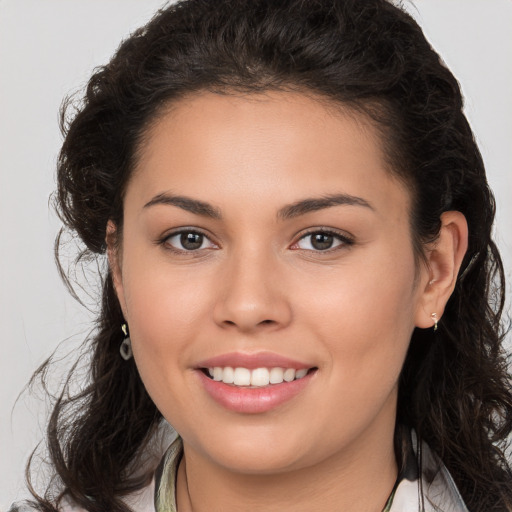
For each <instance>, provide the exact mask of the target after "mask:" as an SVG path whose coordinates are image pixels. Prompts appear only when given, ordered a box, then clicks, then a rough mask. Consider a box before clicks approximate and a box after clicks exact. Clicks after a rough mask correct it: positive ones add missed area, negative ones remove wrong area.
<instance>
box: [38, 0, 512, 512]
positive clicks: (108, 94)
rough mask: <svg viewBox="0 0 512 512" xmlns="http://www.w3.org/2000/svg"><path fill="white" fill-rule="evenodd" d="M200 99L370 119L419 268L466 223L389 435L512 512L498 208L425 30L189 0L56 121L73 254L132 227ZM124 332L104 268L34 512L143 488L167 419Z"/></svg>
mask: <svg viewBox="0 0 512 512" xmlns="http://www.w3.org/2000/svg"><path fill="white" fill-rule="evenodd" d="M205 90H207V91H213V92H217V93H222V94H230V93H232V92H233V91H235V92H262V91H269V90H282V91H305V92H310V93H314V94H316V95H319V96H321V97H324V98H326V99H328V100H330V101H332V102H334V103H336V102H338V103H340V104H342V105H344V106H345V107H348V108H352V109H354V110H356V111H358V112H360V113H363V114H364V115H367V116H369V118H370V119H371V120H372V122H373V123H374V125H375V126H376V127H377V129H378V130H379V132H380V134H381V136H382V138H383V140H384V142H385V149H386V154H387V157H388V160H389V163H390V167H391V172H393V173H395V174H396V175H397V176H398V177H399V178H400V179H402V180H403V181H404V182H405V183H407V185H408V187H409V189H410V190H411V194H412V197H413V206H412V226H413V238H414V244H415V251H416V254H417V255H418V257H421V255H422V253H423V251H424V247H425V243H426V242H429V241H432V240H434V239H435V238H436V236H437V235H438V232H439V229H440V225H441V223H440V217H441V214H442V213H443V212H445V211H448V210H457V211H459V212H462V213H463V214H464V215H465V217H466V219H467V222H468V226H469V248H468V251H467V254H466V256H465V258H464V261H463V264H462V268H461V272H460V274H459V276H458V280H457V284H456V288H455V291H454V292H453V295H452V296H451V298H450V300H449V302H448V304H447V307H446V311H445V313H444V315H443V319H442V322H441V323H440V325H439V330H438V331H437V332H436V333H435V334H434V333H433V330H420V329H416V330H415V331H414V333H413V336H412V339H411V343H410V349H409V352H408V355H407V358H406V361H405V365H404V368H403V371H402V374H401V380H400V386H399V398H398V417H397V424H401V425H406V426H408V427H411V428H414V429H415V430H416V432H417V434H418V436H419V437H420V438H421V439H423V440H425V441H426V442H427V443H428V444H429V445H430V447H431V448H432V449H433V450H434V451H435V452H436V453H437V454H438V455H439V457H440V459H441V460H442V461H443V462H444V464H445V465H446V467H447V468H448V470H449V471H450V472H451V474H452V475H453V478H454V480H455V482H456V484H457V486H458V487H459V489H460V492H461V494H462V496H463V498H464V500H465V501H466V503H467V505H468V507H469V509H470V510H471V511H473V512H478V511H481V512H484V511H485V512H491V511H504V510H510V511H512V473H511V469H510V466H509V464H508V462H507V459H506V456H505V442H506V439H507V436H508V435H509V433H510V432H511V431H512V392H511V378H510V374H509V373H508V372H509V370H508V366H507V360H506V355H505V353H504V351H503V348H502V342H503V337H504V329H503V326H502V323H501V314H502V311H503V307H504V289H505V286H504V272H503V266H502V263H501V259H500V255H499V253H498V250H497V248H496V246H495V244H494V242H493V240H492V238H491V227H492V223H493V219H494V213H495V206H494V199H493V196H492V193H491V191H490V190H489V187H488V184H487V180H486V176H485V170H484V165H483V162H482V158H481V155H480V153H479V150H478V148H477V145H476V143H475V140H474V137H473V134H472V131H471V128H470V126H469V124H468V122H467V120H466V117H465V116H464V114H463V111H462V108H463V99H462V96H461V92H460V88H459V85H458V83H457V81H456V79H455V78H454V76H453V75H452V73H451V72H450V71H449V70H448V69H447V68H446V67H445V65H444V64H443V62H442V61H441V60H440V58H439V56H438V54H437V53H436V52H435V51H434V50H433V49H432V48H431V46H430V45H429V43H428V42H427V41H426V39H425V37H424V35H423V33H422V31H421V29H420V27H419V26H418V25H417V23H416V22H415V21H414V20H413V18H412V17H411V16H410V15H408V14H407V13H406V12H405V11H404V10H402V9H401V8H399V7H397V6H395V5H393V4H392V3H390V2H389V1H386V0H307V1H305V0H215V2H212V1H211V0H183V1H181V2H178V3H176V4H173V5H170V6H169V7H167V8H165V9H163V10H161V11H159V12H158V13H157V14H156V16H155V17H154V18H153V19H152V20H151V21H150V22H149V23H148V24H147V25H146V26H145V27H143V28H141V29H139V30H138V31H136V32H135V33H134V34H133V35H132V36H131V37H129V38H128V39H127V40H125V41H124V42H123V43H122V44H121V46H120V47H119V49H118V50H117V52H116V54H115V55H114V56H113V58H112V59H111V61H110V62H109V63H108V64H107V65H105V66H103V67H101V68H99V69H97V70H96V72H95V73H94V75H93V76H92V78H91V79H90V81H89V83H88V86H87V89H86V91H85V95H84V97H83V98H82V99H81V100H80V102H79V104H78V106H76V107H75V109H74V110H73V111H72V113H71V114H70V111H71V109H70V105H72V104H71V103H69V102H68V103H67V104H65V105H64V107H63V110H62V127H63V132H64V135H65V140H64V144H63V147H62V150H61V153H60V157H59V160H58V191H57V195H56V204H57V210H58V212H59V214H60V217H61V219H62V220H63V222H64V224H65V229H68V230H71V231H72V232H73V233H76V234H77V235H78V237H79V238H80V239H81V241H82V242H83V244H84V247H83V252H82V253H81V255H80V257H84V256H87V257H89V258H90V257H92V256H94V257H98V258H101V257H103V256H104V254H105V250H106V246H105V233H106V226H107V222H108V221H109V220H112V221H113V222H114V223H115V224H116V225H117V226H118V230H119V231H120V232H121V231H122V225H123V208H122V205H123V195H124V192H125V188H126V184H127V182H128V180H129V178H130V174H131V172H132V169H133V166H134V160H135V159H136V156H137V151H138V148H139V147H140V145H141V143H142V140H143V137H144V134H145V130H146V128H147V126H148V125H149V124H150V123H152V122H154V120H155V118H156V117H157V116H158V115H159V114H160V113H162V112H163V111H164V110H165V109H164V107H165V106H167V105H168V104H170V103H172V102H176V101H179V100H180V98H183V97H185V96H187V95H191V94H193V93H194V92H196V91H205ZM122 321H123V316H122V312H121V309H120V306H119V302H118V300H117V297H116V295H115V292H114V288H113V283H112V277H111V274H110V273H109V271H108V270H106V271H105V273H104V276H103V300H102V307H101V314H100V316H99V318H98V323H97V330H96V332H95V334H94V336H93V338H92V340H91V341H90V343H91V346H90V351H91V354H92V356H91V363H90V377H89V380H88V383H87V385H86V387H85V388H84V389H82V390H81V391H80V393H78V394H77V393H75V394H72V393H70V392H69V386H70V383H71V382H72V375H73V373H72V374H71V375H70V377H69V380H68V384H67V386H66V388H65V389H64V390H63V392H62V394H61V395H60V396H59V397H58V399H57V401H56V403H55V405H54V409H53V412H52V414H51V418H50V421H49V426H48V447H49V453H50V457H51V461H52V464H53V467H54V468H55V475H56V476H55V478H54V479H53V484H54V485H52V486H50V487H48V489H47V491H46V494H45V496H38V495H37V493H36V492H35V491H34V495H35V503H37V506H38V507H39V508H40V509H41V510H44V511H52V512H54V511H56V510H57V507H58V503H59V502H60V501H61V500H62V499H63V498H64V497H65V498H66V499H69V500H71V501H73V502H74V503H76V504H77V505H78V506H81V507H84V508H85V509H87V510H88V511H90V512H104V511H105V510H109V511H111V512H118V511H119V512H121V511H126V510H128V508H127V506H126V505H125V504H123V502H122V500H121V498H122V496H124V495H126V494H128V493H130V492H133V491H134V490H137V489H140V488H142V487H143V486H144V485H146V484H147V483H148V482H149V479H150V478H151V471H152V468H150V467H148V470H147V471H146V472H143V473H138V474H137V475H135V476H134V475H133V473H132V472H131V471H130V469H131V468H133V467H134V466H135V465H136V464H137V461H139V460H140V457H142V454H143V453H144V449H145V447H147V444H148V443H149V441H150V440H151V438H152V437H153V436H154V434H155V432H156V431H157V429H158V426H159V424H160V423H161V421H162V416H161V414H160V413H159V411H158V410H157V409H156V407H155V405H154V404H153V402H152V401H151V399H150V398H149V396H148V394H147V393H146V390H145V389H144V386H143V383H142V381H141V379H140V377H139V375H138V373H137V369H136V366H135V363H134V362H133V360H131V361H129V362H128V363H125V362H124V361H123V360H122V359H121V358H120V357H119V344H120V341H121V332H120V325H121V323H122ZM45 370H46V366H43V368H41V369H40V370H39V372H43V373H44V371H45ZM398 456H399V449H398V448H397V458H398V460H399V457H398ZM399 462H400V460H399Z"/></svg>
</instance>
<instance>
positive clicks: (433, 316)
mask: <svg viewBox="0 0 512 512" xmlns="http://www.w3.org/2000/svg"><path fill="white" fill-rule="evenodd" d="M430 316H431V317H432V320H434V332H436V331H437V322H438V320H437V313H432V314H431V315H430Z"/></svg>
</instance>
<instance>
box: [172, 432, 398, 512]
mask: <svg viewBox="0 0 512 512" xmlns="http://www.w3.org/2000/svg"><path fill="white" fill-rule="evenodd" d="M383 439H387V441H386V442H383ZM184 450H185V451H184V457H183V460H182V463H181V464H180V467H179V469H178V478H177V502H178V511H179V512H206V511H208V512H238V511H239V510H265V511H266V512H288V511H290V512H291V511H293V512H311V511H312V510H322V511H323V512H339V510H343V511H344V512H381V511H382V510H383V508H384V506H385V504H386V501H387V499H388V497H389V495H390V493H391V490H392V488H393V486H394V484H395V481H396V478H397V465H396V460H395V455H394V448H393V436H392V435H391V436H387V437H385V438H383V437H381V436H375V435H374V436H373V437H372V436H371V435H369V436H365V435H363V436H362V438H361V439H360V440H358V442H356V443H353V444H352V445H351V448H350V449H347V450H342V451H341V452H340V453H336V454H333V455H332V456H331V457H329V458H328V459H325V460H322V461H321V462H320V463H317V464H315V465H314V466H308V467H304V468H299V469H296V470H293V471H286V472H280V473H277V474H276V473H273V474H265V475H261V474H257V475H255V474H241V473H238V472H233V471H230V470H229V469H226V468H223V467H220V466H217V465H215V464H214V463H212V462H211V460H208V459H206V458H204V457H202V456H201V455H200V454H199V453H198V452H196V451H194V450H193V449H192V448H191V447H190V446H187V445H186V444H185V445H184Z"/></svg>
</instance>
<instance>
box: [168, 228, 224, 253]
mask: <svg viewBox="0 0 512 512" xmlns="http://www.w3.org/2000/svg"><path fill="white" fill-rule="evenodd" d="M165 243H166V244H168V245H170V246H171V247H173V248H174V249H178V250H180V251H197V250H199V249H207V248H210V247H215V244H213V242H211V240H210V239H208V238H207V237H206V236H205V235H203V234H202V233H198V232H197V231H181V232H180V233H176V234H174V235H171V236H169V237H168V238H166V239H165Z"/></svg>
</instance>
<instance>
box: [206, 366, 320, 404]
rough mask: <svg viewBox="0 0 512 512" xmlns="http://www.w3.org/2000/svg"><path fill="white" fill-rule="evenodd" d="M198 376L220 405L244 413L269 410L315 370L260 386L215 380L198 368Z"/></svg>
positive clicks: (305, 383) (296, 391) (301, 386)
mask: <svg viewBox="0 0 512 512" xmlns="http://www.w3.org/2000/svg"><path fill="white" fill-rule="evenodd" d="M197 373H198V374H199V378H200V379H201V383H202V384H203V386H204V388H205V390H206V392H207V393H208V394H209V395H210V396H211V397H212V398H213V399H214V400H215V401H216V402H217V403H218V404H220V405H222V406H223V407H225V408H226V409H229V410H230V411H235V412H239V413H245V414H259V413H263V412H267V411H270V410H272V409H275V408H276V407H279V406H280V405H282V404H284V403H286V402H288V401H289V400H291V399H292V398H294V397H295V396H297V395H298V394H299V393H300V392H301V391H302V390H304V388H305V387H306V386H308V384H309V383H310V382H311V378H312V376H313V374H314V373H316V372H311V371H310V372H309V373H308V374H307V375H306V376H305V377H302V378H301V379H297V380H294V381H292V382H283V383H282V384H272V385H270V386H265V387H261V388H246V387H237V386H232V385H229V384H224V382H219V381H215V380H213V379H210V378H209V377H207V376H206V375H205V374H204V373H203V372H202V371H201V370H198V371H197Z"/></svg>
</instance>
